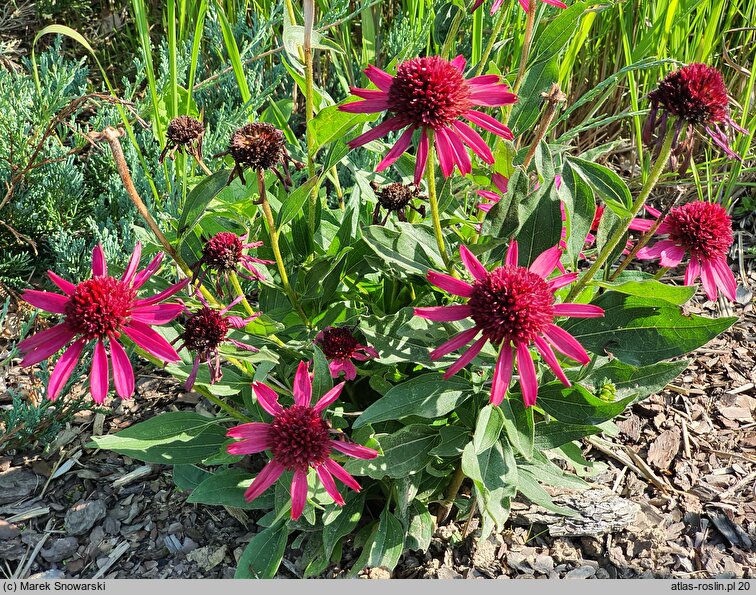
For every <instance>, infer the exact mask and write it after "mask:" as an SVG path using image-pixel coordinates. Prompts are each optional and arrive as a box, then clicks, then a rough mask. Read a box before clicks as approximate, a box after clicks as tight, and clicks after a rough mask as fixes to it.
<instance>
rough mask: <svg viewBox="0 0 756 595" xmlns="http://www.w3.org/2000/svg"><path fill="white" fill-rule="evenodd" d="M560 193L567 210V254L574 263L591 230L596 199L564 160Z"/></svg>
mask: <svg viewBox="0 0 756 595" xmlns="http://www.w3.org/2000/svg"><path fill="white" fill-rule="evenodd" d="M562 182H563V185H562V191H563V192H562V195H563V196H564V207H565V211H566V212H567V225H568V230H569V233H568V234H567V255H568V257H569V259H570V261H571V262H572V263H573V264H574V263H576V262H577V260H578V258H579V255H580V253H581V252H582V251H583V247H584V246H585V238H586V237H587V236H588V234H589V233H590V231H591V225H592V224H593V218H594V216H595V215H596V199H595V198H594V197H593V190H592V189H591V187H590V186H589V185H588V183H587V182H586V181H585V180H583V178H581V177H580V175H578V174H577V173H576V172H575V170H574V169H573V168H572V165H570V162H569V161H568V162H566V163H565V165H564V168H563V169H562Z"/></svg>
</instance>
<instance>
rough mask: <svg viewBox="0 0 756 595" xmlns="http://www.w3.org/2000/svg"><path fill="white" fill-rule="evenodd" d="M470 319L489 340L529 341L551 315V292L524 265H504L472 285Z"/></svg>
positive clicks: (540, 330) (550, 318)
mask: <svg viewBox="0 0 756 595" xmlns="http://www.w3.org/2000/svg"><path fill="white" fill-rule="evenodd" d="M468 303H469V305H470V308H471V309H472V314H471V316H472V319H473V320H474V321H475V323H476V325H477V326H478V327H480V328H481V329H482V331H483V335H484V336H485V337H486V338H488V340H489V341H491V343H493V344H495V345H498V344H499V343H501V342H502V341H504V342H506V344H509V343H510V342H511V343H512V344H515V345H516V344H517V343H530V342H531V341H532V340H533V339H535V338H536V337H537V336H538V335H540V334H541V333H542V332H543V331H544V330H545V328H546V326H547V325H548V324H549V323H551V321H552V320H553V319H554V294H553V293H552V292H551V290H550V289H549V287H548V285H547V284H546V282H545V281H544V280H543V279H541V277H539V276H538V275H536V274H535V273H531V272H530V271H529V270H528V269H526V268H524V267H512V266H509V265H505V266H502V267H498V268H496V269H494V270H493V271H491V272H490V273H488V276H487V277H486V278H485V279H482V280H479V281H476V282H475V284H474V285H473V295H472V297H471V298H470V301H469V302H468Z"/></svg>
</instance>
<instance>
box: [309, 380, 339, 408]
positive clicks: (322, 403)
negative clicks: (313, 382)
mask: <svg viewBox="0 0 756 595" xmlns="http://www.w3.org/2000/svg"><path fill="white" fill-rule="evenodd" d="M344 384H345V383H344V382H340V383H339V384H337V385H336V386H334V387H333V388H332V389H331V390H329V391H328V392H327V393H326V394H324V395H323V396H322V397H320V399H319V400H318V402H317V403H315V407H313V410H314V411H315V412H316V413H323V411H325V410H326V409H327V408H328V406H329V405H331V403H334V402H335V401H336V400H337V399H338V398H339V396H340V395H341V391H342V389H343V388H344Z"/></svg>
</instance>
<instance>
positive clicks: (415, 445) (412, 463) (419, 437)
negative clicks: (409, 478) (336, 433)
mask: <svg viewBox="0 0 756 595" xmlns="http://www.w3.org/2000/svg"><path fill="white" fill-rule="evenodd" d="M378 442H379V443H380V445H381V449H382V450H383V455H382V456H379V457H378V458H375V459H371V460H361V459H352V460H350V461H349V462H347V464H346V466H345V467H346V470H347V471H349V472H350V473H353V474H355V475H368V476H369V477H372V478H373V479H382V478H383V477H385V476H388V477H392V478H397V477H404V476H406V475H412V474H414V473H418V472H419V471H422V470H423V468H424V467H425V466H426V465H427V464H428V461H430V458H431V455H430V451H431V450H432V449H433V447H434V446H435V445H436V443H437V442H438V430H437V429H436V428H432V427H428V426H425V425H420V424H415V425H411V426H406V427H404V428H402V429H401V430H399V431H398V432H394V433H393V434H388V435H386V436H379V437H378Z"/></svg>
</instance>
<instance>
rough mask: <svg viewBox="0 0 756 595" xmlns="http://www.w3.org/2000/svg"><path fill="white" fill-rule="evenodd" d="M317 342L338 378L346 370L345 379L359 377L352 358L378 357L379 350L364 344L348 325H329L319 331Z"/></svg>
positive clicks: (361, 359)
mask: <svg viewBox="0 0 756 595" xmlns="http://www.w3.org/2000/svg"><path fill="white" fill-rule="evenodd" d="M315 344H316V345H317V346H318V347H320V349H321V351H322V352H323V355H325V356H326V357H327V358H328V359H329V360H330V362H329V364H328V368H329V369H330V370H331V376H333V377H334V378H338V377H339V375H340V374H341V373H342V372H344V379H345V380H354V379H355V378H357V368H355V367H354V364H353V363H352V359H356V360H357V361H358V362H364V361H367V360H369V359H372V358H376V357H378V352H377V351H376V350H375V349H373V348H372V347H368V346H367V345H362V344H361V343H360V342H359V341H358V340H357V339H356V337H355V336H354V334H353V333H352V329H350V328H347V327H344V326H342V327H334V326H329V327H327V328H325V329H323V330H322V331H320V332H319V333H318V336H317V337H315Z"/></svg>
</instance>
